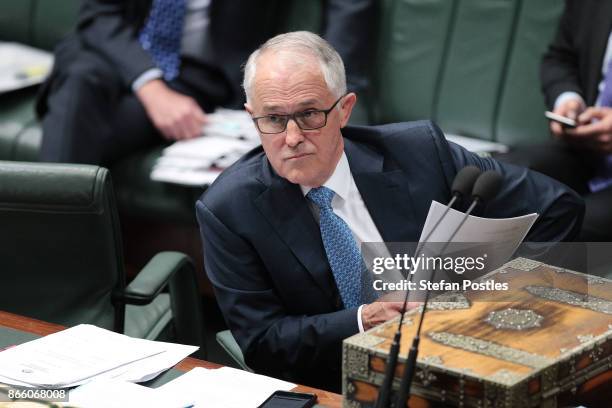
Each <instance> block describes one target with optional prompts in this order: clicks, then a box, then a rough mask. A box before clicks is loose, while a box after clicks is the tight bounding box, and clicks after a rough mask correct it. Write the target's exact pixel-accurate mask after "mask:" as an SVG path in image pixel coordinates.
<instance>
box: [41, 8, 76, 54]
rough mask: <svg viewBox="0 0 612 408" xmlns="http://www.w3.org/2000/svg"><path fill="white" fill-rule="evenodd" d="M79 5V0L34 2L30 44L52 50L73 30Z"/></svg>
mask: <svg viewBox="0 0 612 408" xmlns="http://www.w3.org/2000/svg"><path fill="white" fill-rule="evenodd" d="M80 4H81V1H79V0H62V1H57V0H36V8H35V9H34V13H33V14H32V38H31V44H32V45H33V46H35V47H38V48H44V49H48V50H52V49H53V47H55V45H56V44H57V43H58V42H59V40H61V39H62V38H63V37H64V36H65V35H66V34H68V32H69V31H70V30H72V29H73V28H74V25H75V23H76V19H77V13H78V11H79V6H80Z"/></svg>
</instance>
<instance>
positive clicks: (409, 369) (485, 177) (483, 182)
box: [395, 170, 502, 408]
mask: <svg viewBox="0 0 612 408" xmlns="http://www.w3.org/2000/svg"><path fill="white" fill-rule="evenodd" d="M501 183H502V176H501V175H500V174H499V173H497V172H496V171H494V170H488V171H485V172H484V173H482V174H481V175H480V176H478V179H477V180H476V182H475V183H474V188H473V191H472V197H474V200H473V201H472V204H471V205H470V207H469V208H468V210H467V211H466V212H465V214H464V215H463V218H462V219H461V222H460V223H459V225H458V226H457V228H455V230H454V231H453V233H452V234H451V236H450V237H449V238H448V240H447V241H446V242H445V244H444V247H443V248H442V250H441V251H440V255H442V254H443V253H444V251H446V248H447V247H448V245H449V244H450V243H451V242H452V240H453V238H455V235H457V233H458V232H459V230H460V229H461V227H462V226H463V224H464V223H465V222H466V221H467V219H468V217H469V215H470V213H471V212H472V211H473V210H474V208H475V207H476V206H477V205H478V204H480V203H484V202H485V201H488V200H490V199H491V198H493V197H494V196H495V195H496V194H497V192H498V191H499V188H500V187H501ZM435 276H436V268H434V270H433V271H432V274H431V280H432V281H433V280H434V278H435ZM429 294H430V291H429V288H428V289H427V291H426V292H425V302H424V304H423V309H422V310H421V316H420V319H419V326H418V327H417V332H416V334H415V336H414V339H413V341H412V346H411V348H410V352H409V353H408V358H407V359H406V366H405V369H404V374H403V376H402V381H401V383H400V389H399V392H398V394H397V399H396V403H395V407H396V408H400V407H404V406H405V405H406V401H407V400H408V397H409V395H410V388H411V386H412V379H413V377H414V373H415V371H416V360H417V355H418V353H419V342H420V340H421V328H422V327H423V320H424V319H425V311H426V310H427V303H428V301H429Z"/></svg>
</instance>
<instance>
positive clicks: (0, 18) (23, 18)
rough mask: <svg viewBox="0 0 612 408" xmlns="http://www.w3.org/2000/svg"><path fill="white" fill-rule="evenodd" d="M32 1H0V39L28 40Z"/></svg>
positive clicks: (27, 41)
mask: <svg viewBox="0 0 612 408" xmlns="http://www.w3.org/2000/svg"><path fill="white" fill-rule="evenodd" d="M34 1H35V0H20V1H2V2H0V41H16V42H22V43H26V44H28V43H29V42H30V28H31V25H30V13H31V10H32V5H33V3H34Z"/></svg>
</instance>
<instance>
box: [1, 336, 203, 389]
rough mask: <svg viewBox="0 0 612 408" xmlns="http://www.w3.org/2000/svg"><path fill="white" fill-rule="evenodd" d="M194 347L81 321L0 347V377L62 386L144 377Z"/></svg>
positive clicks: (33, 384)
mask: <svg viewBox="0 0 612 408" xmlns="http://www.w3.org/2000/svg"><path fill="white" fill-rule="evenodd" d="M197 349H198V347H195V346H184V345H181V344H172V343H162V342H156V341H151V340H143V339H135V338H131V337H128V336H124V335H122V334H118V333H115V332H112V331H109V330H105V329H101V328H99V327H96V326H92V325H88V324H81V325H78V326H75V327H72V328H70V329H66V330H63V331H60V332H57V333H54V334H50V335H48V336H45V337H41V338H40V339H36V340H32V341H30V342H27V343H24V344H21V345H19V346H15V347H12V348H10V349H8V350H5V351H3V352H1V353H0V382H2V383H6V384H12V385H19V386H25V387H43V388H66V387H73V386H75V385H79V384H83V383H86V382H89V381H92V380H94V379H100V378H115V379H121V380H125V381H134V382H138V381H146V380H149V379H151V378H153V377H155V376H156V375H158V374H159V373H161V372H162V371H165V370H167V369H169V368H171V367H173V366H174V365H175V364H177V363H178V362H179V361H181V360H182V359H184V358H185V357H187V356H188V355H189V354H191V353H193V352H194V351H196V350H197Z"/></svg>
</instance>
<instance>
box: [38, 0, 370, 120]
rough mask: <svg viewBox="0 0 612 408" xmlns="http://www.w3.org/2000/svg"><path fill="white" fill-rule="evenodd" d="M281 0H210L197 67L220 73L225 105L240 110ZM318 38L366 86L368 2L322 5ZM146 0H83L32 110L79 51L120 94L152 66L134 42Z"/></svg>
mask: <svg viewBox="0 0 612 408" xmlns="http://www.w3.org/2000/svg"><path fill="white" fill-rule="evenodd" d="M286 3H287V2H286V1H283V0H258V1H249V0H213V1H212V3H211V6H210V7H211V8H210V26H209V27H208V29H209V32H208V34H209V35H207V36H206V40H207V42H206V44H205V49H204V50H203V62H204V63H205V64H206V65H207V66H209V67H211V68H213V69H215V70H219V71H221V73H222V75H223V77H224V79H225V81H226V82H227V83H228V84H229V86H230V87H231V89H232V97H231V102H230V103H229V104H228V106H231V107H234V108H242V103H243V91H242V89H241V84H242V65H243V64H244V63H245V62H246V60H247V58H248V56H249V54H250V53H251V52H252V51H253V50H255V49H256V48H257V47H258V46H259V45H260V44H262V43H263V42H265V41H266V40H267V39H268V38H270V37H272V36H273V35H275V34H277V29H278V27H279V26H280V23H279V22H281V21H283V20H284V18H285V17H286V15H287V12H288V9H287V7H288V5H287V4H286ZM325 3H326V14H325V17H326V21H327V24H326V25H325V33H324V36H325V37H326V38H327V39H328V41H329V42H330V43H331V44H332V45H333V46H334V47H335V48H336V49H337V51H338V52H339V54H340V55H341V56H342V57H343V60H344V62H345V64H346V66H347V72H348V82H349V84H352V85H353V88H352V90H357V91H361V90H363V89H364V88H365V87H366V85H367V70H366V68H365V67H366V64H367V62H366V61H368V60H369V57H370V54H369V51H368V50H369V49H370V48H371V44H372V43H373V38H372V31H373V27H372V24H370V23H369V21H370V19H371V17H372V14H373V10H374V8H375V4H374V0H327V1H326V2H325ZM150 6H151V0H128V1H125V0H85V1H83V4H82V6H81V9H80V12H79V17H78V22H77V27H76V30H75V32H74V33H73V34H72V35H70V36H68V38H66V39H65V40H64V41H63V42H62V43H61V44H59V46H58V48H57V49H56V64H55V66H54V72H52V74H51V76H50V78H49V80H48V81H46V83H45V84H44V85H43V89H42V90H41V92H40V96H39V102H38V106H37V111H38V113H39V115H40V116H42V115H43V114H44V113H45V110H46V106H45V100H46V97H47V95H48V92H50V91H51V89H52V87H51V84H52V83H53V82H54V80H55V79H56V78H58V77H59V76H60V75H59V72H60V70H61V69H63V68H65V67H68V66H69V65H70V64H71V63H72V62H73V61H74V60H75V59H76V58H78V56H79V52H80V51H81V50H82V49H87V50H90V51H93V52H95V53H96V54H98V55H100V56H102V57H103V58H104V59H105V60H107V61H108V62H109V63H110V65H111V66H113V67H115V68H116V71H117V73H118V75H119V77H120V79H121V82H122V83H123V84H124V86H125V87H126V89H129V87H130V85H131V84H132V82H133V81H134V80H135V79H136V78H137V77H138V76H139V75H140V74H142V73H143V72H145V71H146V70H148V69H150V68H153V67H155V65H154V63H153V61H152V59H151V57H150V56H149V54H148V53H147V52H146V51H145V50H143V49H142V47H141V45H140V43H139V41H138V32H139V31H140V29H141V28H142V26H143V24H144V22H145V20H146V17H147V15H148V13H149V9H150Z"/></svg>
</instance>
